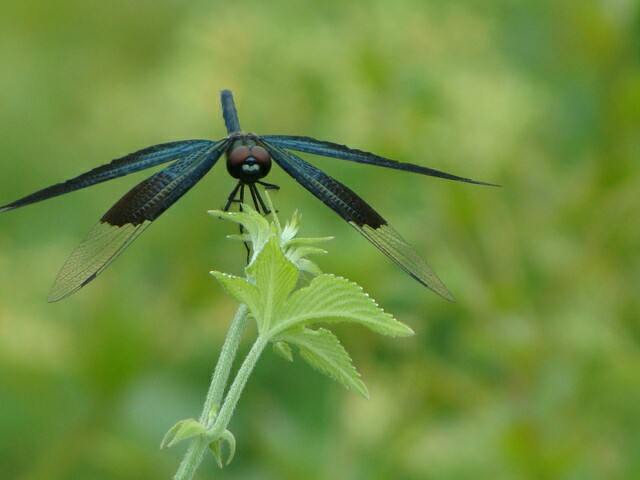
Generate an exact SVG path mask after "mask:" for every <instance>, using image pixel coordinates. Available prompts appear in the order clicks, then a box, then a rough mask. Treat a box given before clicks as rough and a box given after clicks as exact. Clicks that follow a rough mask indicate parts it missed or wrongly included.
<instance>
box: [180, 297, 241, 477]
mask: <svg viewBox="0 0 640 480" xmlns="http://www.w3.org/2000/svg"><path fill="white" fill-rule="evenodd" d="M247 312H248V308H247V306H246V305H240V306H239V307H238V310H237V311H236V314H235V316H234V317H233V321H232V322H231V326H230V327H229V331H228V332H227V337H226V338H225V340H224V344H223V346H222V350H221V351H220V356H219V357H218V363H217V364H216V368H215V370H214V372H213V377H212V379H211V384H210V385H209V391H208V392H207V397H206V400H205V402H204V407H203V408H202V413H201V414H200V423H201V424H202V425H204V426H206V427H208V426H209V425H210V423H212V422H213V419H212V418H211V410H212V408H213V407H214V406H216V405H220V401H221V400H222V395H223V393H224V387H225V386H226V384H227V380H228V379H229V372H230V371H231V365H232V364H233V359H234V358H235V356H236V353H237V352H238V345H239V344H240V338H241V337H242V332H243V331H244V327H245V326H246V324H247ZM234 384H235V382H234ZM225 403H226V402H225ZM206 448H207V440H206V439H205V438H203V437H197V438H196V439H194V441H193V442H192V443H191V445H190V446H189V448H188V450H187V453H186V454H185V456H184V458H183V459H182V463H180V467H179V468H178V471H177V472H176V475H175V477H173V478H174V480H190V479H192V478H193V477H194V475H195V473H196V470H197V469H198V466H199V465H200V462H202V456H203V455H204V452H205V450H206Z"/></svg>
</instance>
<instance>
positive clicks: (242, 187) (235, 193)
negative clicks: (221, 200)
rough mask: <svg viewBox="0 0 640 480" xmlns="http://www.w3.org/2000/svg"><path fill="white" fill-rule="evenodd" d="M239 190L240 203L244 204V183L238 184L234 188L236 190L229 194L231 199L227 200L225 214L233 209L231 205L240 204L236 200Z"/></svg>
mask: <svg viewBox="0 0 640 480" xmlns="http://www.w3.org/2000/svg"><path fill="white" fill-rule="evenodd" d="M238 190H240V202H242V192H243V190H244V185H243V184H242V182H238V184H237V185H236V186H235V187H234V189H233V190H232V191H231V193H230V194H229V197H228V198H227V204H226V205H225V206H224V208H223V210H224V211H225V212H228V211H229V208H231V204H233V203H237V202H238V199H237V198H236V196H237V195H238Z"/></svg>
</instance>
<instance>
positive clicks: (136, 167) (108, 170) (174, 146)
mask: <svg viewBox="0 0 640 480" xmlns="http://www.w3.org/2000/svg"><path fill="white" fill-rule="evenodd" d="M212 145H214V142H211V141H209V140H184V141H180V142H171V143H162V144H160V145H154V146H152V147H148V148H145V149H143V150H138V151H137V152H134V153H130V154H129V155H126V156H124V157H122V158H117V159H115V160H113V161H111V162H110V163H107V164H106V165H102V166H100V167H96V168H94V169H93V170H90V171H88V172H86V173H83V174H82V175H79V176H77V177H75V178H72V179H71V180H67V181H66V182H62V183H57V184H55V185H52V186H50V187H47V188H43V189H42V190H39V191H37V192H35V193H32V194H31V195H27V196H26V197H23V198H21V199H19V200H16V201H15V202H12V203H9V204H7V205H4V206H3V207H0V213H2V212H6V211H8V210H13V209H14V208H20V207H24V206H25V205H30V204H32V203H36V202H41V201H43V200H47V199H49V198H53V197H57V196H59V195H64V194H65V193H70V192H74V191H76V190H80V189H82V188H87V187H90V186H92V185H96V184H97V183H102V182H106V181H108V180H112V179H114V178H118V177H123V176H125V175H129V174H130V173H134V172H139V171H140V170H145V169H147V168H151V167H154V166H156V165H160V164H162V163H166V162H170V161H172V160H177V159H179V158H184V157H187V156H189V155H191V154H193V153H194V152H200V151H202V150H203V149H204V148H206V147H208V146H212Z"/></svg>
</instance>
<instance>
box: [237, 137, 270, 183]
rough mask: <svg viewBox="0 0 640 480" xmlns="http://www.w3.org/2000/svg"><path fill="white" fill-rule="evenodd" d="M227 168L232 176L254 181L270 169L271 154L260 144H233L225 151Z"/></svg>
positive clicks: (245, 180) (248, 181) (249, 181)
mask: <svg viewBox="0 0 640 480" xmlns="http://www.w3.org/2000/svg"><path fill="white" fill-rule="evenodd" d="M227 170H228V171H229V174H230V175H231V176H232V177H233V178H237V179H238V180H240V181H242V182H244V183H254V182H256V181H258V180H260V179H261V178H264V177H266V176H267V174H268V173H269V171H270V170H271V155H269V152H268V151H267V150H266V149H265V148H264V147H261V146H260V145H255V144H254V145H250V144H249V145H247V144H240V145H236V144H234V145H233V146H232V147H231V148H230V149H229V151H228V152H227Z"/></svg>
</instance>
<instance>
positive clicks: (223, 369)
mask: <svg viewBox="0 0 640 480" xmlns="http://www.w3.org/2000/svg"><path fill="white" fill-rule="evenodd" d="M248 311H249V309H248V308H247V306H246V305H244V304H241V305H240V306H239V307H238V310H237V311H236V315H235V317H233V321H232V322H231V326H230V327H229V331H228V332H227V337H226V338H225V340H224V344H223V345H222V350H221V352H220V357H218V363H217V364H216V369H215V370H214V371H213V378H212V379H211V385H210V386H209V391H208V392H207V398H206V400H205V402H204V407H203V409H202V414H201V415H200V423H201V424H203V425H205V426H209V424H210V423H213V420H214V419H213V418H212V416H211V411H212V408H214V407H216V410H217V409H218V408H217V407H218V406H219V405H220V402H221V400H222V395H223V393H224V387H225V386H226V385H227V380H228V379H229V372H230V371H231V366H232V364H233V360H234V358H235V357H236V353H237V352H238V345H240V338H241V337H242V332H244V327H245V326H246V325H247V312H248Z"/></svg>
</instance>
